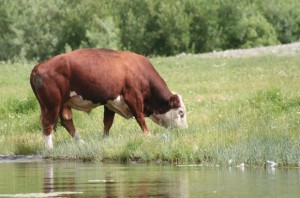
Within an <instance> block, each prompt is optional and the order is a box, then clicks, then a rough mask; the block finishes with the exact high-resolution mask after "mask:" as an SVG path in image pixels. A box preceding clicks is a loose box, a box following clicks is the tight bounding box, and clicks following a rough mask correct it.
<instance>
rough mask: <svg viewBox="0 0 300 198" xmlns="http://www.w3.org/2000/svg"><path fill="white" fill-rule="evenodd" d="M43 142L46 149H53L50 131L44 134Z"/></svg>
mask: <svg viewBox="0 0 300 198" xmlns="http://www.w3.org/2000/svg"><path fill="white" fill-rule="evenodd" d="M44 142H45V147H46V149H53V142H52V133H51V134H50V135H44Z"/></svg>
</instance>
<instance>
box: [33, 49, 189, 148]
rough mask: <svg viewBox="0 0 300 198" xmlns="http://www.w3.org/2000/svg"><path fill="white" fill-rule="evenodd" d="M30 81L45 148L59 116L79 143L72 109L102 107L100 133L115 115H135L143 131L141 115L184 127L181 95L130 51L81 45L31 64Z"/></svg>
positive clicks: (143, 118)
mask: <svg viewBox="0 0 300 198" xmlns="http://www.w3.org/2000/svg"><path fill="white" fill-rule="evenodd" d="M30 84H31V87H32V89H33V91H34V94H35V95H36V97H37V100H38V102H39V104H40V108H41V121H42V126H43V134H44V140H45V146H46V148H53V143H52V135H51V134H52V131H53V128H54V126H55V124H56V122H57V120H58V117H60V120H61V123H62V125H63V126H64V127H65V128H66V130H67V131H68V132H69V133H70V135H71V136H72V137H73V138H74V140H79V141H82V140H81V138H80V136H79V134H78V133H77V132H76V130H75V127H74V125H73V121H72V111H71V109H72V108H74V109H77V110H81V111H85V112H90V111H91V110H92V109H93V108H95V107H97V106H99V105H104V119H103V122H104V135H108V134H109V129H110V128H111V126H112V123H113V119H114V116H115V113H117V114H119V115H121V116H123V117H124V118H126V119H129V118H132V117H134V118H135V119H136V121H137V122H138V124H139V125H140V127H141V129H142V130H143V132H144V133H145V134H148V133H149V131H148V128H147V126H146V123H145V116H146V117H150V119H151V120H153V121H154V122H155V123H157V124H159V125H162V126H164V127H169V126H171V127H179V128H186V127H187V121H186V109H185V106H184V104H183V101H182V98H181V96H180V95H177V94H173V93H172V92H171V91H170V90H169V88H168V87H167V85H166V83H165V81H164V80H163V79H162V77H161V76H160V75H159V74H158V73H157V71H156V70H155V69H154V67H153V66H152V64H151V63H150V61H149V60H148V59H147V58H146V57H144V56H141V55H138V54H135V53H131V52H121V51H113V50H108V49H80V50H76V51H73V52H69V53H66V54H61V55H58V56H55V57H53V58H51V59H49V60H47V61H45V62H43V63H40V64H38V65H37V66H35V67H34V69H33V70H32V72H31V76H30Z"/></svg>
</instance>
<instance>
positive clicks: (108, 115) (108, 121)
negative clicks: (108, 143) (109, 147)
mask: <svg viewBox="0 0 300 198" xmlns="http://www.w3.org/2000/svg"><path fill="white" fill-rule="evenodd" d="M114 117H115V112H113V111H111V110H109V109H108V108H107V107H106V106H104V117H103V124H104V131H103V137H105V136H108V135H109V130H110V128H111V126H112V124H113V122H114Z"/></svg>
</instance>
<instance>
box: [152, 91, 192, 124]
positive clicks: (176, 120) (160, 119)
mask: <svg viewBox="0 0 300 198" xmlns="http://www.w3.org/2000/svg"><path fill="white" fill-rule="evenodd" d="M178 97H179V100H180V107H179V108H177V109H170V110H169V111H167V112H166V113H163V114H156V113H153V114H151V115H150V116H149V117H150V119H151V120H152V121H153V122H155V123H156V124H158V125H161V126H164V127H179V128H187V127H188V124H187V121H186V109H185V106H184V104H183V101H182V97H181V96H180V95H178Z"/></svg>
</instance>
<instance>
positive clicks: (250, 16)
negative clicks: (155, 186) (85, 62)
mask: <svg viewBox="0 0 300 198" xmlns="http://www.w3.org/2000/svg"><path fill="white" fill-rule="evenodd" d="M299 10H300V1H299V0H284V1H282V0H268V1H261V0H130V1H128V0H13V1H11V0H0V27H1V28H0V49H1V50H0V60H4V61H5V60H12V61H19V60H37V61H41V60H45V59H47V58H49V57H51V56H54V55H57V54H60V53H64V52H68V51H71V50H74V49H77V48H95V47H105V48H112V49H120V50H130V51H134V52H137V53H140V54H144V55H148V56H156V55H158V56H169V55H175V54H178V53H181V52H186V53H202V52H209V51H213V50H217V51H218V50H225V49H236V48H250V47H257V46H267V45H274V44H284V43H291V42H295V41H298V40H299V38H300V14H299Z"/></svg>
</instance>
